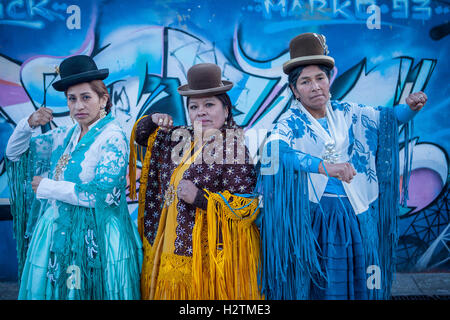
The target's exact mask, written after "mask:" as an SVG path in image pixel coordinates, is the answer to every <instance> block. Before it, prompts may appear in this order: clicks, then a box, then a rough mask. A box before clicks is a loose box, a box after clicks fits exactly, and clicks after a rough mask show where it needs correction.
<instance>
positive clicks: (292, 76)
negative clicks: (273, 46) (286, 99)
mask: <svg viewBox="0 0 450 320" xmlns="http://www.w3.org/2000/svg"><path fill="white" fill-rule="evenodd" d="M308 66H310V65H306V66H298V67H296V68H294V69H292V70H291V72H289V74H288V83H289V88H291V91H292V88H296V87H297V80H298V77H300V74H301V73H302V72H303V69H305V68H306V67H308ZM317 66H318V67H319V69H320V70H322V71H323V72H325V74H326V75H327V78H328V80H330V77H331V69H330V68H328V67H327V66H324V65H322V64H317Z"/></svg>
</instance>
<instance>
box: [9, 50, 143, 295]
mask: <svg viewBox="0 0 450 320" xmlns="http://www.w3.org/2000/svg"><path fill="white" fill-rule="evenodd" d="M59 71H60V76H61V79H60V80H58V81H56V82H55V83H53V87H54V88H55V89H56V90H57V91H62V92H64V93H65V95H66V97H67V103H68V108H69V111H70V116H71V117H72V120H74V122H75V121H76V123H75V125H73V126H72V127H71V128H70V127H69V128H67V127H58V128H56V129H53V130H50V131H48V132H46V133H44V134H38V135H34V134H33V133H34V132H36V131H37V128H38V127H39V126H42V125H48V124H49V122H50V121H51V120H52V119H53V115H52V111H51V109H49V108H45V107H42V108H39V109H38V110H37V111H35V112H34V113H33V114H32V115H31V116H29V117H28V118H25V119H23V120H21V121H20V122H19V123H18V124H17V126H16V128H15V130H14V132H13V134H12V135H11V137H10V139H9V141H8V145H7V149H6V156H7V158H8V161H7V172H8V178H9V187H10V191H11V211H12V214H13V218H14V231H15V237H16V240H17V249H18V250H17V251H18V260H19V280H20V289H19V297H18V298H19V299H40V300H42V299H96V300H97V299H139V298H140V270H141V264H142V259H143V257H142V243H141V240H140V237H139V234H138V232H137V228H136V226H135V225H134V223H133V222H132V220H131V218H130V215H129V212H128V206H127V201H126V193H125V187H126V170H127V160H128V142H127V139H126V136H125V134H124V132H123V130H122V129H121V127H120V126H119V124H118V123H117V122H116V121H115V120H114V118H113V117H112V115H111V113H110V112H109V111H110V109H111V106H112V104H111V101H110V98H109V94H108V90H107V89H106V86H105V84H104V83H103V81H102V80H103V79H105V78H106V77H107V76H108V73H109V72H108V69H101V70H98V69H97V66H96V65H95V62H94V60H93V59H92V58H91V57H88V56H83V55H81V56H73V57H70V58H67V59H65V60H64V61H62V63H61V65H60V67H59Z"/></svg>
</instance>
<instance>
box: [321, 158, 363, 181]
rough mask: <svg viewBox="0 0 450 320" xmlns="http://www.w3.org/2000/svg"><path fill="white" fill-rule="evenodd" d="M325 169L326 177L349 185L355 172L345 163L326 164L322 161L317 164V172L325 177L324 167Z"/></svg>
mask: <svg viewBox="0 0 450 320" xmlns="http://www.w3.org/2000/svg"><path fill="white" fill-rule="evenodd" d="M323 166H325V169H326V172H328V175H329V176H330V177H333V178H338V179H339V180H341V181H344V182H347V183H350V182H352V179H353V177H354V176H356V171H355V169H354V168H353V166H352V165H351V164H350V163H348V162H346V163H326V162H324V161H322V162H321V163H320V164H319V172H320V173H321V174H323V175H327V174H326V172H325V170H324V167H323Z"/></svg>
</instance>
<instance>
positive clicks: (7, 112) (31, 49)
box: [0, 0, 450, 278]
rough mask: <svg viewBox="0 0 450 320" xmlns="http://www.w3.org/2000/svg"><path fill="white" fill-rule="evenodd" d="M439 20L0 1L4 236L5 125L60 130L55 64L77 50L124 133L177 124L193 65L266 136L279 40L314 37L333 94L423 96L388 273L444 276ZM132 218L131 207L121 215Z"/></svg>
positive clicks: (393, 10) (277, 82)
mask: <svg viewBox="0 0 450 320" xmlns="http://www.w3.org/2000/svg"><path fill="white" fill-rule="evenodd" d="M449 10H450V6H449V3H448V2H446V1H444V0H442V1H441V0H436V1H431V0H385V1H376V0H346V1H344V0H240V1H221V0H197V1H193V0H190V1H189V0H152V1H144V0H135V1H100V0H99V1H91V0H89V1H88V0H80V1H75V0H58V1H53V0H41V1H25V0H0V160H1V163H0V169H1V171H0V173H1V176H0V204H1V205H2V206H1V208H2V211H1V212H2V219H3V220H4V221H0V224H1V223H4V226H7V227H5V228H9V229H10V227H11V224H10V223H9V221H8V220H10V216H9V215H8V208H9V206H8V195H9V189H8V186H7V182H6V174H5V170H4V160H3V157H4V151H5V147H6V142H7V140H8V137H9V136H10V135H11V133H12V131H13V129H14V126H15V125H16V123H17V122H18V121H19V120H20V119H22V118H24V117H26V116H28V115H29V114H31V113H32V112H33V111H34V110H36V109H37V108H39V107H40V106H42V105H46V106H47V107H49V108H51V109H52V110H53V112H54V120H53V122H52V124H51V125H52V127H57V126H64V125H71V124H72V122H71V120H70V118H69V116H68V108H67V106H66V100H65V97H64V94H62V93H60V92H57V91H55V90H54V89H53V87H52V86H51V83H52V82H53V81H54V80H55V78H56V75H57V74H56V72H55V66H57V65H59V63H60V62H61V61H62V60H63V59H64V58H66V57H68V56H70V55H74V54H87V55H90V56H92V57H93V58H94V60H95V61H96V63H97V65H98V66H99V67H100V68H109V70H110V76H109V77H108V78H107V79H106V80H105V83H106V84H107V86H108V89H109V91H110V93H111V97H112V99H113V104H114V107H113V113H114V115H115V116H116V118H118V119H119V120H120V122H121V124H122V125H123V128H124V129H125V130H126V132H127V133H128V136H129V134H130V132H131V129H132V126H133V124H134V123H135V121H136V119H138V118H139V117H141V116H142V115H145V114H148V113H150V112H155V111H162V112H166V113H170V114H171V115H172V116H173V117H174V120H175V125H179V124H186V123H187V122H188V121H189V120H188V117H187V112H186V109H185V107H184V101H183V98H182V97H181V96H179V95H178V93H177V91H176V89H177V87H178V86H179V85H180V84H182V83H186V72H187V70H188V69H189V68H190V67H191V66H192V65H194V64H196V63H200V62H213V63H216V64H218V65H219V66H220V67H221V69H222V70H223V77H224V78H226V79H228V80H231V81H233V82H234V83H235V86H234V87H233V89H232V90H231V91H230V97H231V99H232V101H233V103H234V106H235V107H234V110H233V114H234V117H235V120H236V121H237V123H238V124H240V125H241V126H243V127H244V128H246V129H247V132H250V131H251V130H249V129H256V130H258V129H265V130H270V129H271V128H272V127H273V125H274V122H275V121H276V120H277V118H278V117H279V116H280V115H281V113H282V112H283V111H284V110H286V108H288V106H289V100H290V97H291V95H290V92H289V90H288V88H287V84H286V83H287V76H286V75H284V74H283V72H282V68H281V66H282V64H283V62H285V61H287V60H288V59H289V53H288V51H287V48H288V44H289V41H290V39H291V38H293V37H294V36H295V35H297V34H299V33H302V32H319V33H322V34H324V35H325V36H326V38H327V44H328V48H329V50H330V55H331V56H333V57H334V58H335V60H336V67H335V70H334V75H333V78H332V87H331V93H332V95H333V98H336V99H345V100H349V101H353V102H358V103H364V104H368V105H382V106H387V107H395V106H396V105H398V104H401V103H404V101H405V98H406V96H407V95H408V94H409V93H411V92H415V91H419V90H423V91H424V92H425V93H426V94H427V95H428V97H429V100H428V104H427V105H426V107H425V108H424V109H423V110H422V111H421V112H420V114H418V115H417V116H416V118H415V119H414V121H413V129H414V139H413V142H412V143H411V145H410V146H411V148H410V149H411V150H412V157H413V163H412V169H413V171H412V174H411V177H410V181H409V200H408V202H407V206H405V207H402V208H401V217H400V242H399V248H398V252H397V256H398V268H399V270H404V271H409V270H428V271H429V270H436V269H438V270H450V262H449V251H448V249H447V248H448V247H447V246H446V244H447V242H448V240H449V234H450V230H449V210H448V204H447V201H448V164H449V159H448V152H449V150H450V142H449V141H450V131H449V130H450V129H449V128H450V126H449V122H450V120H449V117H448V112H447V109H448V107H449V106H450V98H449V97H450V91H449V81H448V79H449V78H450V66H449V59H448V55H449V53H450V52H449V51H450V50H449V49H450V46H449V42H448V40H449V36H448V33H449V32H450V26H449V22H448V18H449V15H450V14H449ZM403 147H404V142H402V141H401V148H403ZM251 150H252V154H253V155H255V157H257V151H256V150H257V148H252V149H251ZM401 154H402V151H401ZM136 209H137V204H136V203H133V202H132V201H130V211H131V212H132V215H133V218H136V215H137V210H136ZM5 223H9V224H7V225H6V224H5ZM9 232H10V233H11V232H12V231H9ZM0 242H1V241H0ZM5 243H6V242H5ZM11 243H12V242H11ZM6 249H7V248H6ZM6 249H5V251H4V252H6V251H7V250H6ZM8 250H9V249H8ZM8 252H10V251H8ZM2 254H5V255H6V253H2ZM0 266H1V264H0ZM1 272H2V270H0V273H1ZM0 278H1V276H0Z"/></svg>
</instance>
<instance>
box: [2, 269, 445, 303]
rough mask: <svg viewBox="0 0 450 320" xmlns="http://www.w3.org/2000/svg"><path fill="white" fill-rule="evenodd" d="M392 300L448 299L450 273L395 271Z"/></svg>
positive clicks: (9, 287)
mask: <svg viewBox="0 0 450 320" xmlns="http://www.w3.org/2000/svg"><path fill="white" fill-rule="evenodd" d="M18 291H19V288H18V285H17V282H0V300H15V299H17V293H18ZM392 299H393V300H412V299H414V300H417V299H420V300H436V299H445V300H448V299H450V273H397V274H396V275H395V277H394V282H393V284H392Z"/></svg>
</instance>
